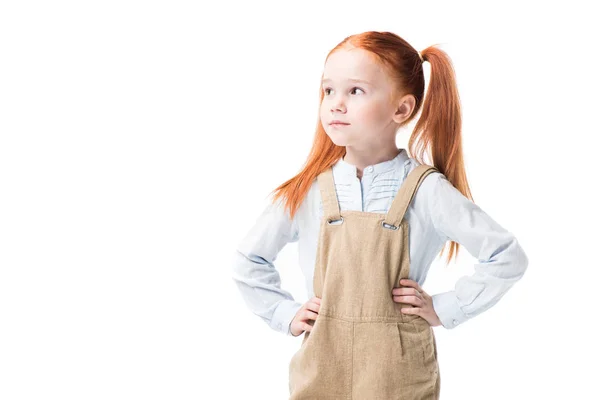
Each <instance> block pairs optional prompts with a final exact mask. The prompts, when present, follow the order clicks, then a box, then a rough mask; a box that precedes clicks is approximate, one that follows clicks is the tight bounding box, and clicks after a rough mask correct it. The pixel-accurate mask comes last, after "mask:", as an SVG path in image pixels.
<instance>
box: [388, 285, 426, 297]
mask: <svg viewBox="0 0 600 400" xmlns="http://www.w3.org/2000/svg"><path fill="white" fill-rule="evenodd" d="M419 293H421V292H419V291H418V290H417V289H415V288H413V287H406V288H393V289H392V294H393V295H396V296H399V295H408V294H412V295H416V294H419Z"/></svg>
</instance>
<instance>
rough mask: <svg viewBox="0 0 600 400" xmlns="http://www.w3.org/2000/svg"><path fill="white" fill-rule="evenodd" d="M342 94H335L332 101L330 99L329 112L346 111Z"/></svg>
mask: <svg viewBox="0 0 600 400" xmlns="http://www.w3.org/2000/svg"><path fill="white" fill-rule="evenodd" d="M343 97H344V96H343V95H340V96H336V97H335V98H334V99H333V100H332V101H331V112H336V111H339V112H346V105H345V104H344V99H343Z"/></svg>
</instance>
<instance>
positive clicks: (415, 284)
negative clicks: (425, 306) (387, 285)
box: [400, 279, 423, 292]
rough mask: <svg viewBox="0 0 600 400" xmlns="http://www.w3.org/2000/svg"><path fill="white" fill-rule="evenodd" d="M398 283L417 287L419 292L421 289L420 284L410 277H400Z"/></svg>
mask: <svg viewBox="0 0 600 400" xmlns="http://www.w3.org/2000/svg"><path fill="white" fill-rule="evenodd" d="M400 284H401V285H404V286H410V287H413V288H415V289H417V290H418V291H419V292H422V291H423V290H422V289H421V286H420V285H419V284H418V283H417V282H416V281H413V280H412V279H400Z"/></svg>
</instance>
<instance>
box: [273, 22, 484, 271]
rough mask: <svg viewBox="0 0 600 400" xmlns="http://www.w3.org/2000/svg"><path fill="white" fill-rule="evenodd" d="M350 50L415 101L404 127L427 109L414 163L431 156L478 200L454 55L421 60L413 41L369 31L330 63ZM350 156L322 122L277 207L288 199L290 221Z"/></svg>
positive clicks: (412, 146) (430, 53)
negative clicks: (427, 68) (466, 153)
mask: <svg viewBox="0 0 600 400" xmlns="http://www.w3.org/2000/svg"><path fill="white" fill-rule="evenodd" d="M346 48H360V49H364V50H367V51H368V52H369V54H371V55H372V56H373V60H374V62H378V63H380V65H382V66H383V68H384V69H385V70H386V71H387V73H388V74H389V77H390V78H391V80H392V82H394V83H395V84H396V89H395V90H394V91H393V93H394V96H398V97H397V98H398V99H399V98H400V97H401V96H403V95H405V94H412V95H414V96H415V98H416V104H415V107H414V110H413V113H412V115H410V116H409V117H408V118H407V119H406V120H405V121H404V122H403V123H402V125H406V124H408V123H409V122H410V121H412V120H413V119H414V118H415V116H416V115H417V113H418V112H419V110H420V109H421V107H422V112H421V116H420V117H419V119H418V121H417V122H416V125H415V128H414V130H413V132H412V134H411V136H410V138H409V141H408V153H409V155H411V157H412V154H415V157H414V158H415V159H416V160H417V161H419V162H420V163H421V164H425V162H424V161H423V154H424V152H425V151H428V156H429V159H431V160H432V162H433V166H434V167H435V168H436V169H437V170H438V171H439V172H441V173H442V174H444V176H445V177H446V179H448V181H449V182H450V183H452V185H453V186H454V187H455V188H456V189H458V190H459V191H460V192H461V193H462V194H463V195H464V196H466V197H467V198H469V199H470V200H471V201H473V198H472V196H471V191H470V189H469V184H468V182H467V177H466V172H465V166H464V159H463V152H462V138H461V124H462V119H461V109H460V99H459V96H458V89H457V86H456V79H455V75H454V69H453V66H452V62H451V60H450V58H449V56H448V55H447V54H446V53H445V52H444V51H442V50H440V49H439V48H437V47H435V46H430V47H427V48H426V49H425V50H423V51H422V52H421V53H420V54H421V55H419V52H418V51H417V50H415V49H414V48H413V47H412V46H411V45H410V44H408V42H406V41H405V40H404V39H402V38H401V37H399V36H398V35H396V34H394V33H391V32H376V31H369V32H364V33H360V34H356V35H352V36H349V37H347V38H345V39H344V40H343V41H342V42H341V43H339V44H338V45H337V46H336V47H334V48H333V49H332V50H331V51H330V52H329V54H328V55H327V58H329V56H330V55H331V54H333V53H334V52H335V51H337V50H339V49H346ZM421 56H422V57H423V60H424V61H428V62H429V64H430V65H431V77H430V80H429V86H428V89H427V96H426V97H425V77H424V74H423V62H424V61H422V60H421ZM327 58H326V60H327ZM319 86H320V88H319V92H320V95H319V99H320V100H319V105H320V103H321V102H322V101H323V96H324V93H323V89H322V87H321V85H319ZM413 150H414V151H413ZM345 154H346V148H345V147H344V146H337V145H336V144H334V143H333V142H332V141H331V139H330V138H329V136H327V133H326V132H325V130H324V129H323V126H322V125H321V121H320V119H319V120H318V122H317V127H316V130H315V136H314V140H313V145H312V148H311V150H310V153H309V155H308V157H307V159H306V162H305V164H304V166H303V167H302V169H301V171H300V172H299V173H298V174H297V175H296V176H294V177H293V178H291V179H289V180H287V181H286V182H284V183H282V184H281V185H279V186H278V187H277V188H275V189H274V190H273V191H272V192H271V194H273V193H274V196H273V203H275V202H276V201H277V199H279V198H280V197H282V198H283V201H284V205H285V207H286V208H287V209H288V210H289V213H290V218H293V217H294V215H295V214H296V212H297V210H298V208H299V207H300V204H301V203H302V201H303V200H304V198H305V197H306V195H307V194H308V191H309V190H310V187H311V185H312V183H313V181H314V180H315V179H316V177H317V176H318V175H319V174H320V173H321V172H323V171H324V170H326V169H327V168H329V167H330V166H332V165H333V164H335V163H336V162H337V161H338V160H339V159H340V158H341V157H343V156H344V155H345ZM458 248H459V243H457V242H454V241H450V253H449V255H448V258H447V260H446V262H447V263H449V262H450V260H451V258H452V256H453V255H455V256H456V255H458ZM444 249H445V247H444ZM444 249H442V252H441V253H440V255H441V254H442V253H443V251H444Z"/></svg>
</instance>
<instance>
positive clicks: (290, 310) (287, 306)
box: [271, 299, 302, 336]
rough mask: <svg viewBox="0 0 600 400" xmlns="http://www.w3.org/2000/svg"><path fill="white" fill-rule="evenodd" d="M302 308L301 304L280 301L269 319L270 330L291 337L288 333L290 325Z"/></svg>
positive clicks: (290, 333)
mask: <svg viewBox="0 0 600 400" xmlns="http://www.w3.org/2000/svg"><path fill="white" fill-rule="evenodd" d="M301 307H302V303H298V302H297V301H294V300H287V299H286V300H282V301H281V302H280V303H279V305H278V306H277V308H276V309H275V312H274V313H273V318H272V319H271V328H273V329H275V330H276V331H278V332H281V333H283V334H284V335H287V336H293V335H292V332H291V331H290V325H291V323H292V321H293V320H294V317H295V316H296V313H297V312H298V310H299V309H300V308H301Z"/></svg>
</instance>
